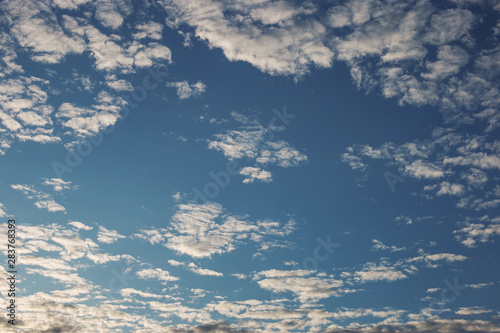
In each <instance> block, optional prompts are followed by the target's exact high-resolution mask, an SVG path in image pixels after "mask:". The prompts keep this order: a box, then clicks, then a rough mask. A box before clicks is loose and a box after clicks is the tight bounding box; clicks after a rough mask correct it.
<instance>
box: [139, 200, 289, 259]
mask: <svg viewBox="0 0 500 333" xmlns="http://www.w3.org/2000/svg"><path fill="white" fill-rule="evenodd" d="M294 225H295V222H294V221H293V220H290V221H288V222H287V223H286V224H285V225H280V223H279V222H275V221H269V220H264V221H255V222H251V221H248V220H247V218H246V217H239V216H232V215H229V214H227V213H226V212H225V210H224V209H223V207H222V206H221V205H220V204H218V203H214V202H209V203H206V204H196V203H188V204H178V205H177V211H176V213H175V214H174V216H172V220H171V222H170V226H169V227H168V228H167V229H151V230H143V231H141V232H140V233H139V234H136V235H134V236H135V237H138V238H141V239H145V240H148V241H149V242H150V243H151V244H156V243H162V244H163V245H164V246H165V247H167V248H169V249H171V250H174V251H176V252H177V253H179V254H186V255H189V256H191V257H193V258H204V257H211V256H212V255H213V254H223V253H228V252H231V251H233V250H235V249H236V247H237V246H239V245H241V244H244V243H245V240H247V239H248V240H251V241H253V242H255V243H257V244H258V245H260V249H259V250H260V251H266V250H270V249H271V248H272V247H277V246H288V245H287V243H286V242H285V243H282V242H280V241H279V240H278V239H277V238H278V237H280V238H281V237H285V236H288V235H289V234H290V233H292V232H293V231H294V229H295V227H294ZM268 239H272V241H268Z"/></svg>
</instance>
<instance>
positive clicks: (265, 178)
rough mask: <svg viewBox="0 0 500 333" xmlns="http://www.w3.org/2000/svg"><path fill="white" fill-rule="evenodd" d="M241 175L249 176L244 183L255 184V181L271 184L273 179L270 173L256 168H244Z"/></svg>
mask: <svg viewBox="0 0 500 333" xmlns="http://www.w3.org/2000/svg"><path fill="white" fill-rule="evenodd" d="M240 175H243V176H247V178H245V179H243V183H246V184H248V183H253V182H254V181H255V180H259V181H261V182H263V183H270V182H271V181H272V180H273V178H272V175H271V173H270V172H269V171H266V170H261V169H260V168H256V167H244V168H243V169H241V170H240Z"/></svg>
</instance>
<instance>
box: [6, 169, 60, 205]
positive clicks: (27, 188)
mask: <svg viewBox="0 0 500 333" xmlns="http://www.w3.org/2000/svg"><path fill="white" fill-rule="evenodd" d="M43 179H45V180H46V182H47V181H48V180H47V179H46V178H43ZM55 183H57V181H56V182H55ZM44 185H49V186H54V188H56V187H57V186H61V184H60V183H57V185H54V183H51V181H49V183H48V184H45V183H44ZM10 187H11V188H12V189H14V190H18V191H21V192H23V194H24V195H25V196H26V198H27V199H30V200H35V203H34V204H35V206H36V207H37V208H39V209H46V210H47V211H48V212H51V213H54V212H63V213H65V214H66V208H65V207H64V206H62V205H60V204H58V203H57V202H56V201H55V200H54V199H53V198H52V196H51V195H50V194H48V193H45V192H42V191H39V190H37V189H36V188H35V186H33V185H22V184H13V185H10ZM62 189H63V188H62V187H61V190H62ZM56 191H57V190H56Z"/></svg>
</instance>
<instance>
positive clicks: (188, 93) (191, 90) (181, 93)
mask: <svg viewBox="0 0 500 333" xmlns="http://www.w3.org/2000/svg"><path fill="white" fill-rule="evenodd" d="M167 87H173V88H176V89H177V96H178V97H179V99H188V98H192V97H198V96H200V95H201V94H202V93H204V92H205V91H206V89H207V86H206V85H205V84H203V82H201V81H198V82H196V83H193V84H189V83H188V82H187V81H182V82H168V83H167Z"/></svg>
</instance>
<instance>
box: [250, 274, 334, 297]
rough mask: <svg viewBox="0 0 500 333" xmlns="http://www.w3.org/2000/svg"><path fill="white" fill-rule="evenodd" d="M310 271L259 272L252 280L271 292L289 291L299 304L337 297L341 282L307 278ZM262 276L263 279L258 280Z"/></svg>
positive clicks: (330, 279) (329, 279) (328, 278)
mask: <svg viewBox="0 0 500 333" xmlns="http://www.w3.org/2000/svg"><path fill="white" fill-rule="evenodd" d="M310 274H311V272H310V271H305V270H297V271H280V270H275V269H273V270H270V271H263V272H259V273H257V274H256V275H255V277H254V280H255V279H257V280H258V281H257V283H258V284H259V286H260V287H261V288H263V289H267V290H271V291H273V292H285V291H290V292H292V293H294V294H295V295H296V296H297V299H298V300H299V301H300V302H308V301H315V300H319V299H323V298H328V297H330V296H337V295H338V294H339V293H340V291H338V290H337V289H338V288H340V287H342V285H343V282H342V281H341V280H335V279H333V278H331V277H319V276H308V275H310ZM261 276H264V278H263V279H260V278H261Z"/></svg>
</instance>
